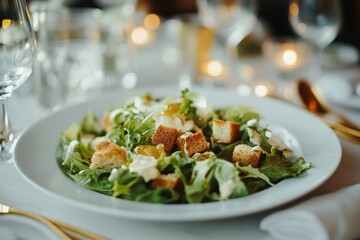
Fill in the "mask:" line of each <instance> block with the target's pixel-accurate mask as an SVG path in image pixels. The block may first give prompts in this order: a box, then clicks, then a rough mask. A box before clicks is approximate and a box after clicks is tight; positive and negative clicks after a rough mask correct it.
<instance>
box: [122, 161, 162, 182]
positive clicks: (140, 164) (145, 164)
mask: <svg viewBox="0 0 360 240" xmlns="http://www.w3.org/2000/svg"><path fill="white" fill-rule="evenodd" d="M156 165H157V161H156V159H155V158H154V157H152V156H143V155H134V159H133V161H132V163H131V164H130V165H129V170H130V172H135V173H137V174H139V175H141V176H142V177H143V178H144V180H145V182H148V181H150V180H152V179H155V178H157V177H158V176H159V175H160V172H159V170H158V169H157V167H156Z"/></svg>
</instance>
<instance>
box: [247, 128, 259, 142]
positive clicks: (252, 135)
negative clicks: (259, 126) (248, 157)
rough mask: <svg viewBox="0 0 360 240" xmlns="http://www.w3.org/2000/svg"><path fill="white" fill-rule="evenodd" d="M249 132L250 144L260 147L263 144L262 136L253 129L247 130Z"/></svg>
mask: <svg viewBox="0 0 360 240" xmlns="http://www.w3.org/2000/svg"><path fill="white" fill-rule="evenodd" d="M247 132H248V134H249V138H250V142H251V143H253V144H255V145H260V142H261V136H260V134H259V133H258V132H256V131H255V130H254V129H252V128H247Z"/></svg>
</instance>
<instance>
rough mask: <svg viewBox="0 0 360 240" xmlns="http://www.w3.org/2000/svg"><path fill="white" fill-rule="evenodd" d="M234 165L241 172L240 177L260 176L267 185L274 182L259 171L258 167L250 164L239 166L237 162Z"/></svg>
mask: <svg viewBox="0 0 360 240" xmlns="http://www.w3.org/2000/svg"><path fill="white" fill-rule="evenodd" d="M236 167H237V169H239V170H240V172H241V173H242V174H243V176H242V179H244V178H260V179H262V180H264V181H265V182H266V183H267V184H268V185H269V186H275V184H273V183H272V182H271V181H270V179H269V178H268V176H266V175H265V174H263V173H262V172H260V171H259V169H257V168H254V167H252V166H251V165H249V166H243V167H242V166H239V164H236Z"/></svg>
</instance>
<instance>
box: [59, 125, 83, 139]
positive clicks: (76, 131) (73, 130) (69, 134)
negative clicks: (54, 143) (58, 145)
mask: <svg viewBox="0 0 360 240" xmlns="http://www.w3.org/2000/svg"><path fill="white" fill-rule="evenodd" d="M61 136H62V137H64V138H66V140H67V141H69V142H70V141H72V140H77V139H79V137H80V126H79V125H78V124H76V123H73V124H71V125H70V127H69V128H68V129H67V130H65V131H64V132H62V133H61Z"/></svg>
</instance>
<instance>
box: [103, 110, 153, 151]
mask: <svg viewBox="0 0 360 240" xmlns="http://www.w3.org/2000/svg"><path fill="white" fill-rule="evenodd" d="M154 113H155V112H150V113H146V112H145V113H144V112H140V113H137V112H134V111H120V112H119V113H118V114H117V115H116V116H115V121H116V126H115V127H114V128H113V130H112V131H111V132H110V133H109V134H108V136H107V137H108V139H109V140H110V141H111V142H114V143H116V144H118V145H119V146H124V147H125V148H126V149H129V150H130V151H132V150H133V149H134V148H135V147H136V146H138V145H146V144H149V143H151V137H152V135H153V133H154V132H155V120H154V119H153V118H152V116H153V114H154Z"/></svg>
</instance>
